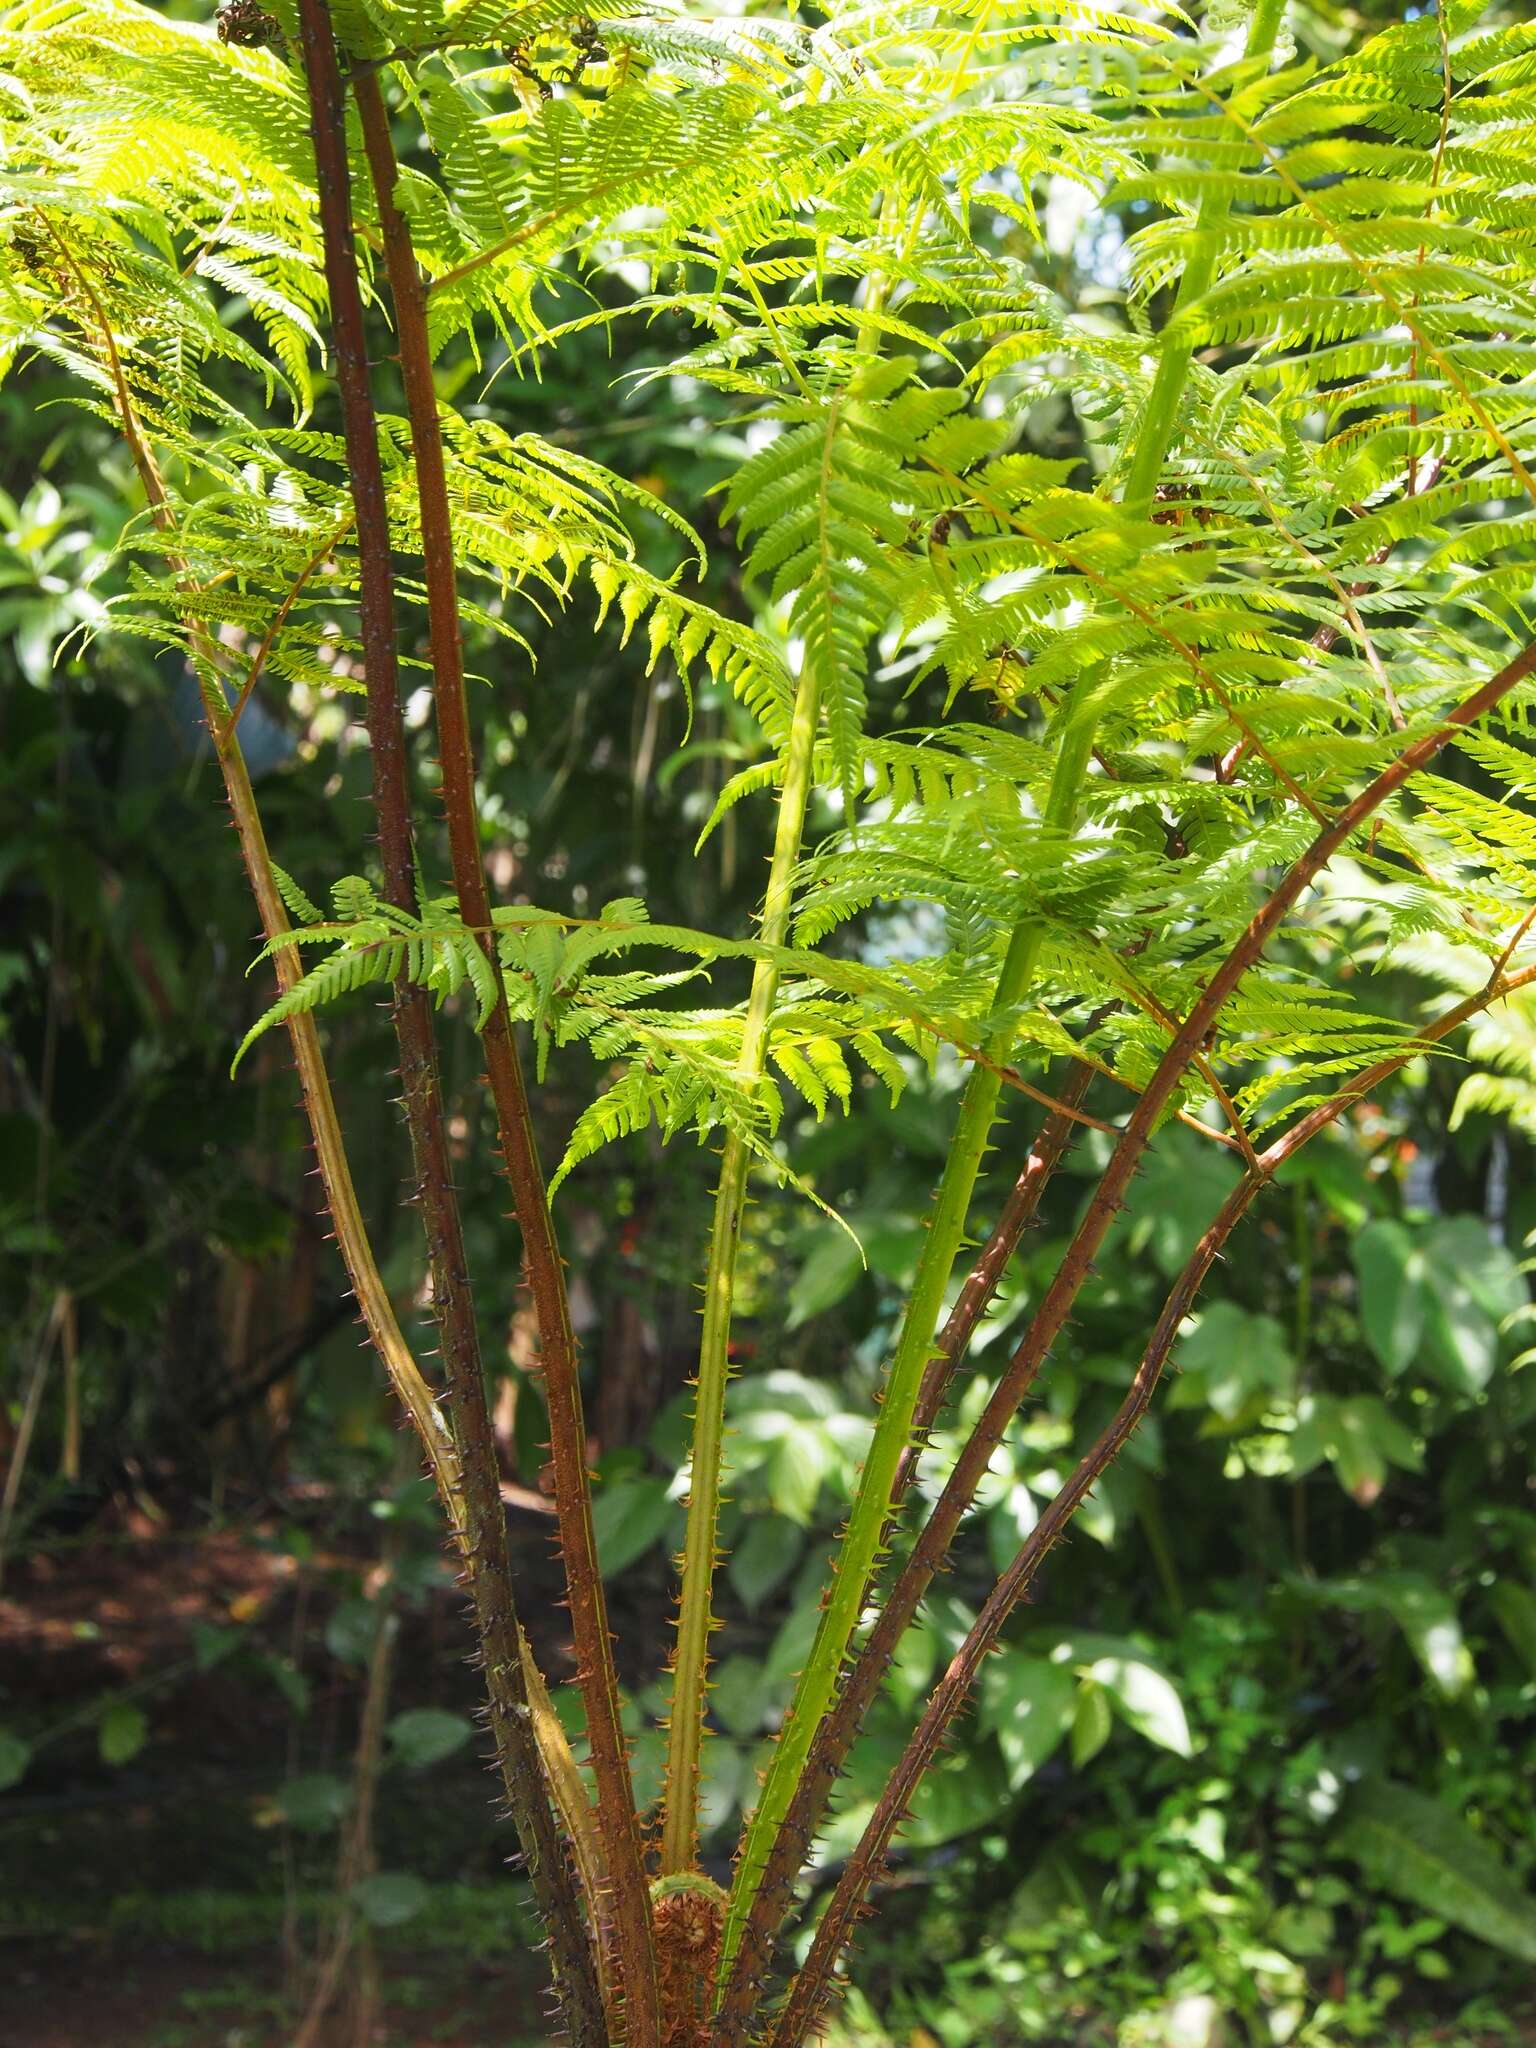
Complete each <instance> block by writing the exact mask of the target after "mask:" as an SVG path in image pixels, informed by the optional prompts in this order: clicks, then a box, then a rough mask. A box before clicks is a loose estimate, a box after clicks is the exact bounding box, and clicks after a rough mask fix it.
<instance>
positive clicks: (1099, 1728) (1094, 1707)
mask: <svg viewBox="0 0 1536 2048" xmlns="http://www.w3.org/2000/svg"><path fill="white" fill-rule="evenodd" d="M1114 1725H1115V1717H1114V1713H1113V1711H1112V1710H1111V1708H1110V1704H1109V1697H1108V1695H1107V1694H1106V1692H1105V1690H1104V1688H1103V1686H1102V1685H1100V1684H1098V1683H1097V1682H1096V1681H1095V1680H1094V1679H1091V1678H1086V1679H1084V1680H1083V1682H1082V1684H1081V1685H1080V1686H1079V1687H1078V1689H1077V1701H1076V1704H1075V1706H1074V1708H1073V1712H1072V1763H1073V1766H1074V1768H1075V1769H1077V1770H1081V1769H1082V1767H1083V1765H1084V1764H1086V1763H1091V1762H1092V1761H1093V1759H1094V1758H1095V1757H1096V1756H1097V1755H1098V1753H1099V1751H1100V1750H1101V1749H1102V1748H1103V1747H1104V1745H1105V1743H1106V1742H1108V1740H1109V1736H1110V1730H1111V1729H1112V1728H1113V1727H1114Z"/></svg>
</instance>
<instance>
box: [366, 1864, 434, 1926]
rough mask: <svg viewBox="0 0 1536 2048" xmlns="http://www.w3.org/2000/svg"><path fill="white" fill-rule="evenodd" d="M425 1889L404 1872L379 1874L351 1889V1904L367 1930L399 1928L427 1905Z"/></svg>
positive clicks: (421, 1883) (388, 1871)
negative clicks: (367, 1926)
mask: <svg viewBox="0 0 1536 2048" xmlns="http://www.w3.org/2000/svg"><path fill="white" fill-rule="evenodd" d="M428 1896H429V1894H428V1891H427V1887H426V1886H425V1884H423V1882H422V1881H421V1879H420V1878H419V1877H413V1876H411V1874H410V1873H409V1872H408V1871H404V1870H380V1871H376V1872H375V1874H374V1875H373V1876H372V1877H365V1878H362V1879H361V1880H360V1881H359V1882H358V1883H357V1884H355V1885H353V1887H352V1903H353V1905H354V1906H356V1908H357V1910H358V1912H359V1913H361V1914H362V1916H363V1918H364V1919H365V1920H366V1921H367V1922H368V1925H369V1926H370V1927H401V1926H403V1925H404V1924H405V1922H406V1921H407V1920H414V1919H415V1917H416V1915H417V1914H418V1913H419V1912H420V1911H421V1910H422V1908H423V1907H424V1906H425V1905H426V1903H427V1899H428Z"/></svg>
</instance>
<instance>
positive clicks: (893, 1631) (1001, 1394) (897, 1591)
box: [842, 643, 1536, 1733]
mask: <svg viewBox="0 0 1536 2048" xmlns="http://www.w3.org/2000/svg"><path fill="white" fill-rule="evenodd" d="M1533 672H1536V643H1533V644H1532V645H1531V646H1530V647H1527V648H1526V649H1525V650H1524V651H1523V652H1522V653H1521V654H1519V655H1517V656H1516V657H1515V658H1514V660H1513V661H1510V662H1508V663H1506V664H1505V666H1504V667H1503V668H1502V669H1501V670H1500V671H1499V672H1498V674H1497V675H1495V676H1493V677H1491V678H1490V679H1489V681H1488V682H1486V683H1485V684H1484V685H1483V686H1482V688H1481V689H1480V690H1477V691H1475V692H1474V693H1473V694H1472V696H1470V697H1468V698H1467V699H1466V700H1465V701H1464V702H1463V703H1462V704H1460V705H1458V706H1457V707H1456V709H1455V710H1454V711H1452V712H1451V714H1450V715H1449V717H1448V718H1447V719H1446V720H1445V722H1444V723H1443V724H1442V725H1441V726H1439V727H1438V728H1437V729H1436V730H1435V731H1433V732H1431V733H1428V734H1426V735H1424V736H1423V737H1422V738H1421V739H1420V740H1418V741H1417V742H1415V744H1414V745H1413V746H1412V747H1410V748H1408V749H1407V750H1406V751H1405V752H1404V753H1402V754H1400V755H1399V756H1398V758H1397V760H1396V761H1395V762H1393V763H1392V764H1391V765H1390V766H1389V767H1388V768H1386V769H1385V770H1384V771H1383V772H1382V773H1381V774H1380V775H1379V776H1378V777H1377V778H1376V780H1375V781H1374V782H1372V783H1370V784H1369V785H1368V786H1367V788H1365V789H1364V790H1362V791H1361V793H1360V794H1359V796H1357V797H1356V798H1355V799H1354V801H1353V802H1352V803H1351V804H1349V805H1348V806H1347V807H1346V808H1345V810H1344V811H1342V812H1341V813H1340V815H1339V817H1338V818H1337V819H1336V820H1335V821H1334V822H1333V823H1332V824H1331V825H1330V826H1329V827H1328V828H1327V829H1326V830H1325V831H1324V832H1322V833H1320V834H1319V835H1318V837H1317V838H1316V839H1315V840H1314V841H1313V842H1312V844H1311V846H1310V847H1308V849H1307V850H1306V852H1305V853H1304V854H1302V855H1301V857H1300V858H1299V859H1298V860H1297V861H1296V862H1295V863H1294V865H1293V866H1292V867H1291V869H1290V870H1289V871H1288V873H1287V874H1286V876H1285V878H1284V880H1283V881H1282V882H1281V883H1280V885H1279V887H1278V888H1277V889H1276V890H1275V891H1274V892H1273V893H1272V894H1271V896H1270V897H1269V898H1268V900H1267V901H1266V902H1265V903H1264V904H1263V905H1262V906H1261V907H1260V909H1259V911H1258V912H1257V913H1256V915H1255V916H1254V918H1253V919H1252V921H1251V922H1250V924H1249V926H1248V928H1247V930H1246V931H1245V932H1244V933H1243V935H1242V936H1241V938H1240V939H1239V940H1238V942H1237V944H1236V945H1235V946H1234V947H1233V948H1232V949H1231V951H1230V952H1229V953H1228V955H1227V957H1226V959H1225V960H1224V961H1223V962H1222V964H1221V966H1220V967H1219V968H1218V969H1217V971H1216V973H1215V974H1214V975H1213V976H1212V978H1211V980H1210V981H1209V982H1208V983H1207V985H1206V987H1205V989H1204V991H1203V993H1202V994H1201V996H1200V998H1199V1000H1198V1001H1197V1002H1196V1003H1195V1005H1194V1006H1193V1008H1192V1009H1191V1011H1190V1014H1189V1017H1188V1018H1187V1019H1186V1021H1185V1023H1184V1025H1183V1026H1182V1027H1181V1029H1180V1030H1179V1031H1178V1032H1177V1033H1176V1034H1175V1035H1174V1038H1173V1041H1172V1043H1171V1044H1170V1045H1169V1047H1168V1049H1167V1051H1166V1052H1165V1053H1164V1055H1163V1057H1162V1059H1161V1060H1160V1061H1159V1063H1158V1066H1157V1068H1156V1069H1155V1071H1154V1073H1153V1075H1152V1077H1151V1079H1150V1080H1149V1081H1148V1083H1147V1087H1146V1089H1145V1091H1144V1093H1143V1094H1142V1096H1141V1098H1140V1100H1139V1101H1138V1103H1137V1106H1136V1109H1135V1111H1134V1113H1133V1115H1132V1116H1131V1119H1130V1121H1129V1123H1128V1124H1127V1125H1126V1128H1125V1130H1124V1132H1123V1133H1122V1134H1121V1138H1120V1141H1119V1143H1118V1145H1117V1146H1116V1148H1115V1151H1114V1152H1113V1154H1112V1155H1111V1157H1110V1160H1109V1163H1108V1165H1107V1166H1106V1168H1105V1170H1104V1173H1103V1175H1102V1176H1101V1178H1100V1181H1099V1184H1098V1187H1097V1188H1096V1190H1095V1191H1094V1194H1093V1197H1092V1199H1091V1201H1090V1202H1089V1205H1088V1209H1087V1212H1086V1214H1085V1215H1084V1217H1083V1220H1082V1222H1081V1224H1080V1225H1079V1227H1078V1231H1077V1234H1076V1236H1075V1237H1074V1238H1073V1240H1072V1243H1071V1244H1070V1246H1069V1247H1068V1249H1067V1252H1066V1254H1065V1256H1064V1257H1063V1259H1062V1262H1061V1265H1060V1266H1059V1267H1058V1269H1057V1272H1056V1276H1055V1278H1054V1279H1053V1280H1052V1282H1051V1285H1050V1287H1049V1288H1048V1289H1047V1291H1046V1294H1045V1296H1044V1299H1043V1300H1042V1302H1041V1304H1040V1306H1039V1308H1038V1309H1037V1310H1036V1312H1035V1315H1034V1317H1033V1318H1032V1320H1031V1322H1030V1325H1029V1328H1028V1330H1027V1331H1026V1332H1025V1335H1024V1338H1023V1341H1022V1342H1021V1343H1020V1345H1019V1347H1018V1349H1017V1350H1016V1351H1015V1352H1014V1354H1013V1356H1012V1358H1010V1360H1009V1361H1008V1364H1007V1366H1006V1368H1005V1369H1004V1372H1003V1374H1002V1377H1001V1379H1000V1380H999V1382H998V1385H997V1387H996V1388H995V1389H994V1391H993V1394H992V1396H991V1398H990V1400H989V1401H988V1403H987V1406H986V1408H985V1409H984V1410H983V1412H982V1415H981V1418H980V1420H979V1421H978V1422H977V1423H976V1425H975V1428H974V1429H973V1430H972V1433H971V1435H970V1436H969V1438H968V1439H967V1440H966V1442H965V1444H964V1446H963V1447H962V1449H961V1452H960V1456H959V1458H958V1460H957V1461H956V1464H955V1467H954V1469H953V1471H952V1472H951V1473H950V1476H949V1478H948V1480H947V1481H946V1483H945V1486H944V1489H943V1491H942V1493H941V1494H940V1496H939V1499H938V1501H937V1502H936V1503H935V1505H934V1508H933V1511H932V1513H931V1515H930V1516H929V1519H928V1521H927V1522H926V1523H925V1524H924V1526H923V1528H922V1530H921V1532H920V1533H919V1536H918V1539H917V1542H916V1543H915V1545H914V1546H913V1549H912V1553H911V1555H910V1556H909V1558H908V1559H907V1562H906V1565H905V1566H904V1567H903V1569H902V1571H901V1573H900V1574H899V1576H898V1577H897V1580H896V1582H895V1584H894V1586H893V1587H892V1588H891V1591H890V1594H889V1596H888V1598H887V1600H886V1602H885V1605H884V1607H883V1608H882V1609H881V1612H880V1616H879V1619H878V1621H877V1623H876V1625H875V1628H874V1630H873V1632H872V1633H871V1635H870V1637H869V1640H868V1642H867V1643H866V1644H865V1645H864V1648H863V1650H862V1651H861V1653H860V1657H859V1661H858V1664H857V1665H856V1667H855V1673H854V1678H853V1681H852V1683H853V1686H854V1689H855V1691H856V1692H861V1693H863V1695H864V1697H865V1698H866V1699H867V1698H869V1697H872V1696H873V1691H874V1689H875V1688H876V1687H877V1686H878V1682H879V1675H880V1673H881V1672H883V1671H884V1670H885V1669H886V1668H887V1666H888V1664H889V1660H890V1654H891V1652H892V1650H893V1649H894V1647H895V1645H896V1644H897V1643H898V1642H899V1641H900V1639H901V1637H902V1635H903V1634H904V1633H905V1631H906V1629H907V1628H908V1626H909V1625H910V1624H911V1622H912V1620H913V1617H914V1616H915V1615H916V1613H917V1609H918V1606H919V1604H920V1602H921V1600H922V1598H923V1595H924V1593H925V1592H926V1591H927V1589H928V1586H929V1584H930V1583H931V1582H932V1579H933V1576H934V1574H935V1572H936V1571H937V1570H938V1569H939V1567H940V1565H941V1564H942V1563H943V1561H944V1559H945V1557H946V1556H947V1554H948V1551H949V1547H950V1544H951V1543H952V1542H953V1540H954V1537H955V1533H956V1531H957V1530H958V1529H959V1526H960V1523H961V1521H962V1519H963V1518H964V1516H965V1513H966V1511H967V1510H968V1508H969V1507H970V1504H971V1501H972V1499H973V1498H974V1496H975V1492H976V1488H977V1487H978V1486H979V1485H980V1483H981V1479H982V1475H983V1474H984V1473H985V1471H986V1469H987V1466H988V1464H989V1463H990V1461H991V1458H992V1454H993V1452H994V1451H995V1450H996V1449H997V1446H998V1445H999V1444H1000V1443H1001V1442H1002V1440H1003V1435H1004V1433H1005V1431H1006V1430H1007V1427H1008V1425H1009V1423H1010V1422H1011V1420H1012V1418H1013V1416H1014V1414H1015V1413H1016V1412H1017V1409H1018V1407H1019V1404H1020V1402H1021V1401H1022V1400H1023V1399H1024V1397H1025V1395H1026V1394H1027V1393H1028V1391H1029V1389H1030V1388H1031V1387H1032V1386H1033V1384H1034V1382H1035V1379H1036V1377H1037V1376H1038V1374H1039V1372H1040V1369H1041V1367H1042V1365H1043V1364H1044V1362H1045V1359H1046V1357H1047V1356H1048V1354H1049V1352H1050V1349H1051V1346H1052V1345H1053V1344H1054V1343H1055V1341H1056V1339H1057V1337H1058V1336H1059V1335H1060V1334H1061V1330H1062V1327H1063V1325H1064V1324H1065V1322H1066V1319H1067V1317H1068V1316H1069V1315H1070V1313H1071V1311H1072V1308H1073V1306H1074V1304H1075V1302H1076V1300H1077V1297H1078V1294H1079V1293H1080V1292H1081V1290H1082V1288H1083V1285H1084V1284H1085V1282H1086V1280H1087V1278H1088V1275H1089V1273H1090V1271H1091V1269H1092V1262H1093V1259H1094V1257H1095V1255H1096V1253H1097V1252H1098V1250H1099V1247H1100V1246H1101V1245H1102V1243H1103V1241H1104V1237H1105V1235H1106V1233H1107V1231H1108V1229H1109V1226H1110V1224H1111V1223H1112V1222H1113V1220H1114V1218H1115V1216H1116V1214H1117V1213H1118V1212H1119V1211H1120V1209H1122V1208H1123V1207H1124V1204H1125V1194H1126V1191H1127V1189H1128V1187H1129V1185H1130V1180H1131V1176H1132V1175H1133V1174H1134V1173H1135V1171H1136V1169H1137V1167H1138V1165H1139V1164H1140V1161H1141V1156H1142V1154H1143V1152H1144V1151H1145V1149H1146V1146H1147V1143H1148V1141H1149V1139H1150V1137H1151V1135H1152V1132H1153V1130H1154V1128H1155V1127H1156V1124H1157V1121H1158V1118H1159V1116H1160V1115H1161V1113H1162V1110H1163V1108H1164V1107H1165V1105H1166V1104H1167V1102H1168V1100H1169V1098H1170V1096H1171V1095H1172V1093H1173V1091H1174V1089H1175V1088H1176V1087H1177V1086H1178V1083H1179V1081H1180V1079H1181V1078H1182V1076H1183V1075H1184V1073H1185V1071H1186V1070H1187V1069H1188V1067H1189V1066H1190V1065H1191V1063H1192V1061H1193V1058H1194V1054H1195V1052H1196V1050H1197V1049H1198V1048H1199V1046H1200V1045H1201V1043H1202V1042H1203V1040H1204V1037H1205V1034H1206V1032H1207V1031H1208V1030H1210V1028H1211V1027H1212V1025H1214V1023H1215V1022H1216V1020H1217V1018H1218V1017H1219V1015H1220V1013H1221V1011H1222V1009H1223V1007H1224V1006H1225V1004H1226V1002H1227V1000H1228V999H1229V997H1230V996H1231V995H1232V994H1233V992H1234V991H1235V990H1236V988H1237V986H1238V984H1239V983H1240V982H1241V981H1242V979H1243V977H1244V975H1245V974H1246V973H1247V972H1248V970H1249V969H1250V968H1251V967H1252V966H1253V965H1254V964H1255V963H1256V962H1257V961H1258V960H1259V959H1260V958H1261V956H1262V954H1263V952H1264V949H1265V947H1266V946H1267V945H1268V943H1269V941H1270V940H1271V938H1272V937H1273V936H1274V934H1275V932H1276V931H1277V930H1278V929H1279V927H1280V925H1281V924H1282V923H1283V922H1284V920H1285V919H1286V918H1287V917H1288V916H1289V915H1290V912H1291V910H1292V908H1293V907H1294V905H1295V903H1296V902H1297V900H1298V899H1299V897H1300V896H1301V895H1302V893H1303V892H1304V891H1305V890H1306V889H1307V888H1308V887H1310V885H1311V883H1312V881H1313V880H1314V879H1315V878H1316V876H1317V875H1318V874H1320V873H1321V871H1322V870H1323V868H1324V867H1326V865H1327V864H1328V862H1329V861H1330V860H1331V859H1332V858H1333V856H1334V854H1335V853H1337V852H1338V850H1339V849H1340V847H1342V846H1344V845H1345V844H1347V843H1348V841H1349V839H1350V838H1351V837H1352V836H1353V834H1354V833H1355V832H1356V831H1358V830H1359V829H1360V828H1361V826H1362V825H1364V824H1366V823H1368V822H1369V820H1370V819H1371V817H1372V816H1373V814H1374V813H1375V812H1376V811H1377V810H1378V809H1379V808H1380V807H1381V805H1382V804H1384V803H1386V802H1387V801H1388V800H1389V798H1390V797H1392V796H1393V795H1394V794H1395V793H1396V792H1397V790H1399V789H1400V788H1401V787H1402V785H1403V784H1404V783H1405V782H1407V781H1408V780H1409V778H1410V777H1411V776H1413V775H1415V774H1417V773H1418V771H1419V770H1420V769H1421V768H1422V767H1424V766H1425V764H1426V763H1427V762H1428V761H1430V760H1431V759H1433V757H1434V755H1435V754H1436V753H1437V752H1438V751H1439V749H1440V748H1441V747H1442V746H1444V745H1445V744H1446V743H1447V741H1449V740H1451V739H1453V738H1454V737H1455V735H1456V734H1457V733H1458V732H1460V731H1462V730H1463V729H1464V728H1465V727H1466V726H1468V725H1471V724H1474V723H1475V722H1476V721H1477V720H1478V719H1480V718H1482V717H1483V716H1484V715H1485V714H1486V713H1487V712H1488V711H1490V710H1492V709H1493V707H1494V706H1495V705H1496V704H1497V703H1498V702H1499V700H1500V698H1501V697H1503V696H1504V695H1505V694H1506V692H1507V691H1509V690H1511V689H1513V688H1514V686H1515V685H1516V684H1517V683H1519V682H1520V681H1522V680H1523V679H1524V677H1525V676H1527V675H1529V674H1531V673H1533ZM1474 1007H1476V1005H1475V1004H1474ZM1447 1028H1453V1027H1451V1026H1448V1027H1447ZM1346 1092H1347V1091H1346ZM842 1732H844V1733H846V1730H844V1731H842ZM855 1732H856V1731H855Z"/></svg>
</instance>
